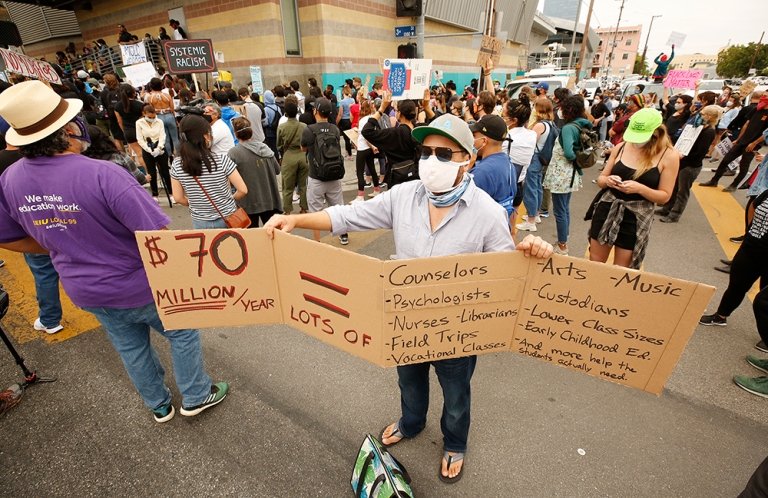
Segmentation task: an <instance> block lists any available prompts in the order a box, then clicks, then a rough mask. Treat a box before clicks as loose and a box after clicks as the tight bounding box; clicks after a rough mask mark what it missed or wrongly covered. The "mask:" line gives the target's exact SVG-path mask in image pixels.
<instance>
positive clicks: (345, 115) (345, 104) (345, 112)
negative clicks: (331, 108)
mask: <svg viewBox="0 0 768 498" xmlns="http://www.w3.org/2000/svg"><path fill="white" fill-rule="evenodd" d="M354 103H355V99H353V98H352V97H347V98H345V99H343V100H342V101H341V102H339V106H340V107H341V119H351V118H352V114H351V113H350V112H349V106H351V105H352V104H354Z"/></svg>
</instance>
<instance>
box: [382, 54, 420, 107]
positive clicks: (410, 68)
mask: <svg viewBox="0 0 768 498" xmlns="http://www.w3.org/2000/svg"><path fill="white" fill-rule="evenodd" d="M382 71H383V73H384V78H383V81H382V89H383V90H388V91H390V92H392V100H407V99H415V100H421V99H422V98H424V90H426V89H427V88H429V82H430V73H431V71H432V59H385V60H384V65H383V67H382Z"/></svg>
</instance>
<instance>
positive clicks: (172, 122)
mask: <svg viewBox="0 0 768 498" xmlns="http://www.w3.org/2000/svg"><path fill="white" fill-rule="evenodd" d="M157 117H158V118H160V121H162V122H163V126H164V127H165V152H166V153H167V154H168V155H169V156H172V155H174V151H177V149H178V148H179V132H178V128H177V126H176V118H175V117H174V115H173V113H172V112H167V113H165V114H158V115H157ZM169 186H170V185H169Z"/></svg>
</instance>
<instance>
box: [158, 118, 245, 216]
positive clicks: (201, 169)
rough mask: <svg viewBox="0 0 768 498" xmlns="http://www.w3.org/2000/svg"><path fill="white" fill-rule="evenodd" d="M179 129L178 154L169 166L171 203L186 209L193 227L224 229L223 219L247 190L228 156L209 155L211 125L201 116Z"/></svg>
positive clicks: (184, 122) (190, 120)
mask: <svg viewBox="0 0 768 498" xmlns="http://www.w3.org/2000/svg"><path fill="white" fill-rule="evenodd" d="M179 130H180V131H181V142H180V146H179V151H180V153H179V155H178V156H177V157H176V159H174V160H173V165H172V166H171V184H172V186H173V200H174V201H176V202H177V203H179V204H182V205H184V206H189V212H190V213H191V215H192V226H193V227H194V228H196V229H204V228H227V224H226V223H225V222H224V219H223V218H222V217H226V216H229V215H231V214H232V213H234V212H235V210H237V204H235V201H237V200H240V199H242V198H243V197H245V196H246V194H247V193H248V187H246V186H245V182H244V181H243V177H241V176H240V173H238V172H237V166H236V165H235V163H234V162H232V160H231V159H230V158H229V157H227V156H221V155H219V154H216V153H213V152H211V142H212V140H213V137H212V134H211V125H210V124H209V123H208V121H206V120H205V119H203V118H202V116H197V115H195V114H189V115H188V116H186V117H185V118H184V119H182V120H181V123H180V127H179ZM233 187H234V189H235V192H234V194H233V192H232V188H233Z"/></svg>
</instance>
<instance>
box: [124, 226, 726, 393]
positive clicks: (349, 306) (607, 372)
mask: <svg viewBox="0 0 768 498" xmlns="http://www.w3.org/2000/svg"><path fill="white" fill-rule="evenodd" d="M136 240H137V241H138V244H139V251H140V253H141V256H142V258H143V260H144V266H145V269H146V271H147V276H148V278H149V283H150V285H151V286H152V289H153V295H154V296H155V303H156V305H157V307H158V311H159V313H160V317H161V319H162V320H163V324H164V325H165V326H166V327H167V328H169V329H177V328H193V327H194V328H205V327H218V326H236V325H253V324H266V323H285V324H287V325H290V326H291V327H294V328H296V329H298V330H301V331H302V332H304V333H306V334H308V335H310V336H312V337H315V338H317V339H319V340H321V341H323V342H325V343H327V344H329V345H332V346H334V347H336V348H339V349H341V350H343V351H346V352H348V353H350V354H353V355H355V356H358V357H360V358H362V359H365V360H367V361H370V362H371V363H374V364H376V365H379V366H387V367H390V366H396V365H404V364H409V363H418V362H423V361H432V360H437V359H447V358H455V357H460V356H466V355H471V354H483V353H490V352H501V351H514V352H516V353H519V354H524V355H527V356H531V357H534V358H538V359H541V360H544V361H547V362H550V363H553V364H556V365H560V366H564V367H566V368H571V369H573V370H579V371H581V372H584V373H587V374H589V375H593V376H596V377H599V378H602V379H605V380H610V381H613V382H617V383H620V384H623V385H627V386H630V387H634V388H637V389H643V390H646V391H649V392H652V393H656V394H658V393H660V392H661V391H662V389H663V387H664V384H665V382H666V380H667V379H668V377H669V375H670V374H671V373H672V371H673V369H674V367H675V365H676V363H677V361H678V360H679V358H680V355H681V354H682V352H683V350H684V348H685V345H686V344H687V342H688V340H689V339H690V337H691V335H692V334H693V331H694V329H695V327H696V323H697V320H698V317H699V316H700V315H701V313H702V312H703V310H704V309H705V307H706V305H707V303H708V301H709V299H710V298H711V296H712V294H713V293H714V288H712V287H709V286H706V285H702V284H696V283H694V282H687V281H684V280H678V279H673V278H668V277H665V276H663V275H654V274H651V273H646V272H640V271H636V270H630V269H626V268H621V267H617V266H612V265H606V264H601V263H594V262H590V261H587V260H583V259H577V258H571V257H567V256H556V255H555V256H552V257H551V258H549V259H546V260H538V259H528V258H525V256H524V255H523V254H522V253H520V252H507V253H489V254H465V255H457V256H447V257H435V258H425V259H410V260H397V261H379V260H377V259H374V258H370V257H367V256H363V255H359V254H355V253H352V252H349V251H346V250H343V249H338V248H335V247H332V246H329V245H326V244H320V243H317V242H314V241H311V240H308V239H304V238H301V237H296V236H293V235H288V234H285V233H282V232H277V233H276V234H275V239H274V241H270V240H269V239H268V237H267V235H266V232H265V231H264V230H263V229H249V230H198V231H193V230H190V231H167V230H159V231H152V232H138V233H137V234H136Z"/></svg>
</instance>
